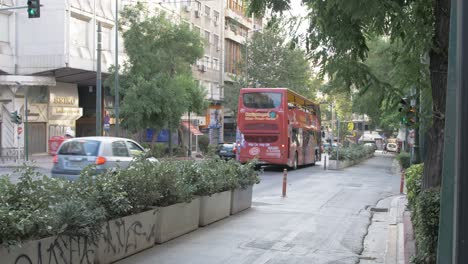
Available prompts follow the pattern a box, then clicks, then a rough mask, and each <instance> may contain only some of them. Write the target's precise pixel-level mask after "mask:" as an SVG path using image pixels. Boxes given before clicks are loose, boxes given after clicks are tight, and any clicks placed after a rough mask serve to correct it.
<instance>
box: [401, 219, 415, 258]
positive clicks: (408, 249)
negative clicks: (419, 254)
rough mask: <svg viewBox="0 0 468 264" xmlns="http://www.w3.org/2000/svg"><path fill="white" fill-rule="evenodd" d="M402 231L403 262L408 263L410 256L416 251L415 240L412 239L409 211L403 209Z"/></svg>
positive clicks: (412, 232)
mask: <svg viewBox="0 0 468 264" xmlns="http://www.w3.org/2000/svg"><path fill="white" fill-rule="evenodd" d="M403 232H404V237H405V239H404V242H403V243H404V253H405V262H404V263H405V264H410V258H411V256H413V255H415V253H416V241H415V240H414V230H413V224H412V222H411V212H409V211H405V212H404V213H403Z"/></svg>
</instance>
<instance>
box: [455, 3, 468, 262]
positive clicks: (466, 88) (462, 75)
mask: <svg viewBox="0 0 468 264" xmlns="http://www.w3.org/2000/svg"><path fill="white" fill-rule="evenodd" d="M457 12H458V14H457V22H458V28H457V35H458V37H457V38H458V39H457V51H458V54H457V60H458V61H457V67H456V72H457V74H458V76H457V86H456V89H457V90H458V91H457V94H458V95H459V96H457V97H456V98H457V103H456V107H457V116H458V118H457V126H456V142H458V143H459V144H458V146H457V147H456V148H455V160H456V161H455V162H456V163H458V167H455V168H456V170H458V172H456V173H455V203H454V204H455V221H454V222H455V230H454V231H455V232H454V234H455V256H454V259H455V263H468V226H466V222H467V221H468V210H466V208H467V206H468V189H467V188H468V176H467V175H468V154H467V152H466V148H467V147H468V138H467V136H466V135H467V131H468V113H467V111H468V105H467V103H468V77H467V76H466V72H467V71H468V48H467V45H468V33H467V29H468V28H466V27H467V23H468V3H467V1H463V0H458V10H457Z"/></svg>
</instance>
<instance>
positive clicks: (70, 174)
mask: <svg viewBox="0 0 468 264" xmlns="http://www.w3.org/2000/svg"><path fill="white" fill-rule="evenodd" d="M144 152H145V150H144V149H143V147H142V146H140V145H139V144H138V143H136V142H135V141H133V140H131V139H127V138H117V137H81V138H73V139H69V140H66V141H65V142H63V143H62V145H61V146H60V148H59V149H58V151H57V155H56V156H54V166H53V168H52V177H53V178H64V179H67V180H71V181H74V180H76V179H78V177H79V176H80V173H81V171H82V170H83V169H84V168H85V167H87V166H89V165H93V164H94V165H96V168H97V171H98V172H104V171H106V170H107V169H115V168H119V167H120V168H126V167H128V165H129V164H130V162H131V161H132V160H133V159H134V158H135V157H136V156H138V155H140V154H142V153H144Z"/></svg>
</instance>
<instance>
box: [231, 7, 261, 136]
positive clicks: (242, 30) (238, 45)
mask: <svg viewBox="0 0 468 264" xmlns="http://www.w3.org/2000/svg"><path fill="white" fill-rule="evenodd" d="M264 25H265V19H264V18H262V17H258V18H255V16H251V17H248V16H246V6H245V2H244V1H243V0H225V8H224V83H230V82H231V83H232V82H233V81H234V80H235V78H236V76H238V75H243V74H244V73H243V72H241V68H240V67H239V65H240V63H241V62H242V61H243V59H244V56H243V54H244V53H243V49H244V45H245V43H246V41H247V40H248V39H249V38H250V37H251V36H252V35H253V33H254V32H256V31H261V30H262V29H263V27H264ZM233 116H234V115H233V113H232V111H231V110H230V109H225V113H224V137H225V138H224V139H225V141H229V142H234V141H235V132H236V131H235V120H234V119H233Z"/></svg>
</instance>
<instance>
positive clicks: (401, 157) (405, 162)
mask: <svg viewBox="0 0 468 264" xmlns="http://www.w3.org/2000/svg"><path fill="white" fill-rule="evenodd" d="M396 158H397V160H398V161H399V162H400V165H401V167H402V168H403V169H407V168H409V167H410V166H411V156H410V154H409V153H408V152H401V153H400V154H398V155H397V156H396Z"/></svg>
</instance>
